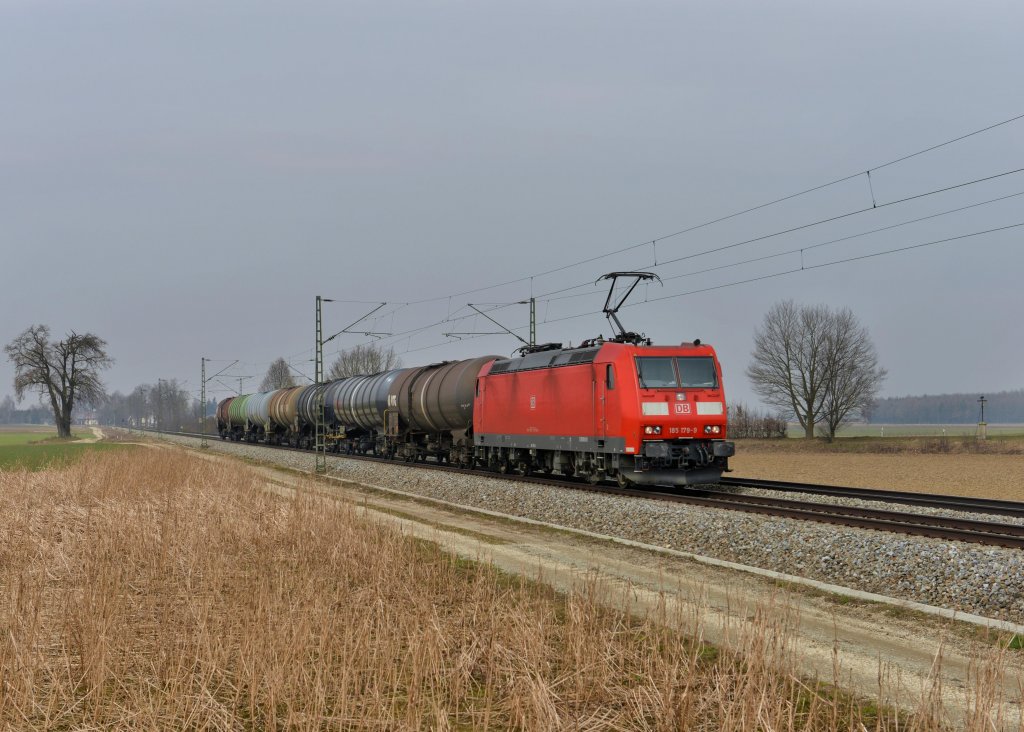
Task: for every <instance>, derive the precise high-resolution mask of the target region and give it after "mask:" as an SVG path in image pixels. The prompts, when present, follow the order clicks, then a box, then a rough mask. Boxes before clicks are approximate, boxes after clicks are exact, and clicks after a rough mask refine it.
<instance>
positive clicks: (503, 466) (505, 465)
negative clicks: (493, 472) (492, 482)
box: [498, 460, 512, 475]
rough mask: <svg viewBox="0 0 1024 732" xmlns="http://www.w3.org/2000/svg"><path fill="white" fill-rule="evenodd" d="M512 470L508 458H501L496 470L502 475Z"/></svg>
mask: <svg viewBox="0 0 1024 732" xmlns="http://www.w3.org/2000/svg"><path fill="white" fill-rule="evenodd" d="M511 470H512V464H511V463H509V461H508V460H502V461H501V462H500V463H498V472H499V473H501V474H502V475H508V474H509V472H511Z"/></svg>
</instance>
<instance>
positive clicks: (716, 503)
mask: <svg viewBox="0 0 1024 732" xmlns="http://www.w3.org/2000/svg"><path fill="white" fill-rule="evenodd" d="M144 431H145V432H158V431H157V430H144ZM160 432H161V433H163V434H170V435H178V436H181V437H193V438H198V437H201V435H198V434H194V433H190V432H163V431H160ZM229 444H244V445H252V446H254V447H269V448H273V449H279V450H292V451H298V452H303V453H308V452H309V451H308V450H304V449H302V448H296V447H290V446H287V445H268V444H265V443H262V442H239V443H235V442H233V441H229ZM332 456H333V457H341V458H346V459H350V460H364V461H368V462H377V463H383V464H386V465H394V466H399V467H408V468H419V469H427V470H440V471H446V472H453V473H461V474H464V475H475V476H480V477H484V476H486V477H488V478H497V479H504V480H513V481H517V482H521V483H533V484H537V485H546V486H551V487H557V488H566V489H570V490H585V491H588V492H591V493H599V494H601V493H603V494H609V495H618V496H626V497H630V498H641V499H645V500H655V501H664V502H667V503H677V504H684V505H692V506H703V507H707V508H718V509H725V510H731V511H742V512H744V513H756V514H762V515H766V516H775V517H780V518H790V519H798V520H802V521H813V522H817V523H825V524H833V525H838V526H849V527H853V528H861V529H872V530H876V531H885V532H889V533H898V534H905V535H910V536H924V537H930V538H935V539H944V540H947V541H962V542H968V543H973V544H984V545H987V546H1002V547H1007V548H1013V549H1024V526H1019V525H1016V524H1007V523H1002V522H988V521H974V520H971V519H955V518H950V517H946V516H930V515H927V514H919V513H913V512H900V511H885V510H881V509H872V508H861V507H856V506H836V505H833V504H828V503H817V502H814V501H794V500H790V499H783V498H768V497H764V496H749V495H742V494H734V493H727V492H724V491H716V490H706V489H685V490H684V491H683V492H680V493H666V492H663V491H646V490H639V489H637V488H621V487H618V486H610V485H604V484H597V485H594V484H591V483H588V482H577V481H571V480H566V479H556V478H547V477H541V476H537V475H518V474H512V473H508V474H502V473H495V472H490V471H481V470H477V469H473V468H460V467H455V466H452V465H444V464H439V463H427V462H414V461H404V460H392V459H388V458H383V457H377V456H369V455H347V454H344V453H337V454H333V455H332ZM755 483H756V484H761V485H756V486H753V487H765V486H764V485H763V484H769V483H770V484H773V485H774V484H778V485H782V486H789V487H790V490H794V491H795V490H796V488H792V486H797V485H800V486H810V487H814V488H821V489H823V490H821V491H817V492H818V493H821V494H826V495H837V494H828V493H826V492H825V490H824V489H834V490H853V491H857V490H861V489H854V488H851V489H844V488H841V487H838V486H813V485H810V484H799V483H784V482H780V481H758V480H754V481H748V480H746V479H730V483H729V485H742V486H752V484H755ZM808 492H814V491H808ZM881 492H884V493H898V491H881ZM946 498H952V497H949V496H946ZM874 500H883V499H881V498H876V499H874ZM1005 503H1010V502H1005ZM943 507H944V508H948V507H949V506H943ZM960 510H963V509H962V508H961V509H960Z"/></svg>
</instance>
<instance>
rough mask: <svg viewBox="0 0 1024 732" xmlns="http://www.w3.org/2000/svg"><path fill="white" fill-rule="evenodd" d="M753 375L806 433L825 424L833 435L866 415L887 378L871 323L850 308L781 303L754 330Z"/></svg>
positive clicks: (769, 400)
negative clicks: (870, 332)
mask: <svg viewBox="0 0 1024 732" xmlns="http://www.w3.org/2000/svg"><path fill="white" fill-rule="evenodd" d="M751 357H752V361H751V363H750V366H748V367H747V377H748V378H749V379H750V381H751V383H752V384H753V387H754V391H756V392H757V393H758V395H760V396H761V398H762V399H763V400H764V402H765V403H766V404H769V405H771V406H773V407H775V408H777V409H780V410H782V412H783V413H784V414H785V415H786V416H787V417H795V418H796V420H797V421H798V422H799V423H800V426H801V427H802V428H803V430H804V436H805V437H808V438H810V437H814V428H815V426H816V425H817V424H819V423H822V424H823V425H824V427H825V434H826V435H827V436H828V438H829V439H832V438H833V437H835V433H836V430H837V429H838V428H839V426H840V425H841V424H843V422H845V421H848V420H850V419H852V418H853V417H855V416H857V415H859V414H862V413H863V412H864V411H865V410H866V409H868V408H869V407H870V405H871V403H872V402H873V401H874V398H875V395H876V394H877V393H878V389H879V388H880V387H881V384H882V381H883V379H884V378H885V369H882V368H880V367H879V366H878V356H877V355H876V353H875V347H874V344H872V342H871V337H870V336H869V335H868V331H867V328H865V327H864V326H862V325H861V324H860V323H859V322H858V321H857V318H856V317H854V315H853V313H852V312H850V310H849V309H843V310H838V311H833V310H831V309H830V308H828V307H826V306H824V305H816V306H813V307H812V306H807V307H798V306H797V305H796V304H795V303H794V302H793V301H792V300H786V301H784V302H779V303H776V304H775V305H773V306H772V308H771V309H770V310H769V311H768V312H767V313H766V314H765V316H764V322H763V323H762V325H761V327H760V328H759V329H758V330H757V331H755V333H754V351H753V353H752V354H751Z"/></svg>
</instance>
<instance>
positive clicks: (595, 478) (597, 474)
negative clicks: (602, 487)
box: [587, 470, 601, 485]
mask: <svg viewBox="0 0 1024 732" xmlns="http://www.w3.org/2000/svg"><path fill="white" fill-rule="evenodd" d="M587 482H588V483H590V485H597V484H598V483H600V482H601V471H599V470H595V471H594V472H593V473H588V474H587Z"/></svg>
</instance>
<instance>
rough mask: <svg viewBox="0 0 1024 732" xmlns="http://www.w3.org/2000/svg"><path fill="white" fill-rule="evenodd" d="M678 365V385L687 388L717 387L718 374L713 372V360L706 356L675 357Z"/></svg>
mask: <svg viewBox="0 0 1024 732" xmlns="http://www.w3.org/2000/svg"><path fill="white" fill-rule="evenodd" d="M676 364H677V365H678V366H679V385H680V386H682V387H683V388H688V389H716V388H718V374H717V373H715V361H714V359H711V358H708V357H707V356H690V357H684V358H677V359H676Z"/></svg>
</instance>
